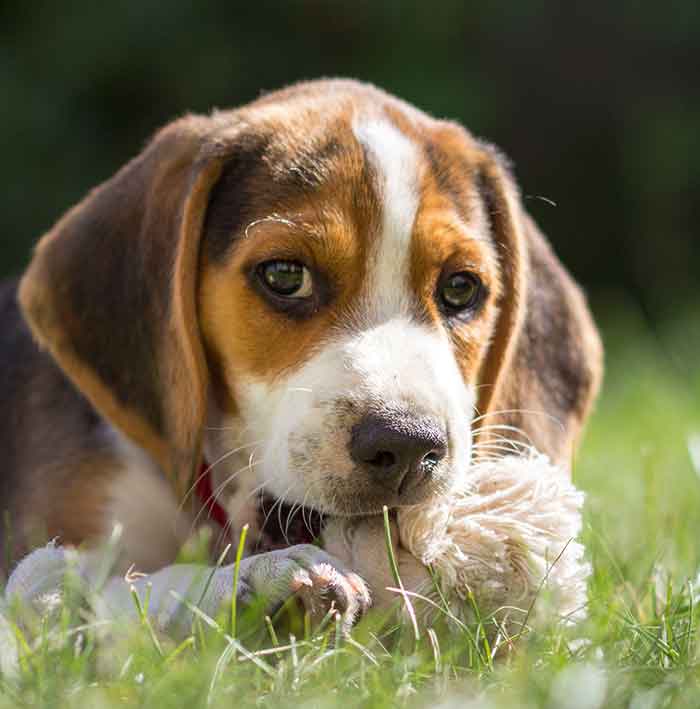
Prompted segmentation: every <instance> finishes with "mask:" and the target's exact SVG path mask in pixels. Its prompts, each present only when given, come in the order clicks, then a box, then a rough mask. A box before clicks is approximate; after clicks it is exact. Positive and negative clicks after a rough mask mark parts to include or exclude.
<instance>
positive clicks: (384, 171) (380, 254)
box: [353, 118, 419, 319]
mask: <svg viewBox="0 0 700 709" xmlns="http://www.w3.org/2000/svg"><path fill="white" fill-rule="evenodd" d="M353 131H354V133H355V136H356V137H357V139H358V141H359V142H360V143H361V144H362V145H363V146H364V148H365V150H366V151H367V154H368V157H369V160H370V161H371V163H372V166H373V168H374V170H375V172H376V177H377V188H378V190H379V199H380V203H381V208H382V224H381V232H380V233H379V234H378V235H377V241H376V243H377V246H376V248H375V250H374V253H372V254H371V255H370V259H371V260H372V262H371V263H370V270H369V273H370V278H369V282H368V293H369V297H370V308H371V315H372V316H374V318H379V319H383V318H387V317H391V316H393V315H399V314H406V313H407V312H409V310H410V305H411V301H412V298H411V293H410V288H409V274H410V246H411V234H412V233H413V224H414V222H415V218H416V212H417V210H418V199H419V174H418V167H419V153H418V149H417V147H416V145H415V144H414V143H412V142H411V140H409V138H407V137H406V136H405V135H404V134H403V133H402V132H401V131H400V130H399V129H398V128H397V127H396V126H394V125H392V124H391V123H390V122H389V121H388V120H386V119H377V118H373V119H368V120H366V121H360V120H358V121H356V122H355V125H354V126H353Z"/></svg>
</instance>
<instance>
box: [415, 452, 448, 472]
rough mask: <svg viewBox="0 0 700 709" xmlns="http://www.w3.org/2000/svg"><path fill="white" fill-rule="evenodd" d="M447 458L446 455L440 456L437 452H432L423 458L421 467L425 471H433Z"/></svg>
mask: <svg viewBox="0 0 700 709" xmlns="http://www.w3.org/2000/svg"><path fill="white" fill-rule="evenodd" d="M444 457H445V455H444V453H443V454H442V455H440V454H439V453H437V452H436V451H431V452H430V453H427V454H426V455H424V456H423V460H421V465H422V466H423V468H424V469H425V470H433V469H434V468H435V467H436V466H437V464H438V463H439V462H440V461H441V460H442V459H443V458H444Z"/></svg>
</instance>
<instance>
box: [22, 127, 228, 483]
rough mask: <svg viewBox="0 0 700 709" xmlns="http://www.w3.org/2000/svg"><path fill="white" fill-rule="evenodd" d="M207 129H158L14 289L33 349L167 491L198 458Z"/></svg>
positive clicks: (69, 220)
mask: <svg viewBox="0 0 700 709" xmlns="http://www.w3.org/2000/svg"><path fill="white" fill-rule="evenodd" d="M210 125H211V119H208V118H200V117H187V118H183V119H181V120H179V121H177V122H176V123H173V124H171V125H169V126H168V127H166V128H165V129H163V130H162V131H161V132H160V133H158V134H157V135H156V137H155V138H154V139H153V140H152V141H151V143H150V144H149V145H148V147H147V148H146V149H145V150H144V151H143V153H141V155H139V156H138V157H136V158H135V159H134V160H132V161H131V162H130V163H128V164H127V165H126V166H125V167H124V168H122V169H121V170H120V171H119V172H118V173H117V174H116V175H115V176H114V177H113V178H112V179H111V180H109V181H107V182H106V183H104V184H103V185H101V186H100V187H98V188H96V189H95V190H93V191H92V192H91V193H90V194H89V195H88V196H87V197H86V198H85V199H84V200H83V201H82V202H81V203H80V204H78V205H77V206H76V207H74V208H73V209H71V210H70V211H69V212H68V213H67V214H66V215H65V216H64V217H63V218H62V219H61V220H60V221H59V222H58V224H56V226H55V227H54V228H53V229H52V230H51V231H50V232H49V233H48V234H46V235H45V236H44V237H43V239H42V240H41V242H40V243H39V245H38V247H37V249H36V253H35V255H34V258H33V260H32V262H31V264H30V266H29V268H28V270H27V272H26V274H25V276H24V278H23V280H22V283H21V286H20V295H19V297H20V302H21V305H22V308H23V311H24V314H25V317H26V318H27V320H28V321H29V323H30V325H31V328H32V330H33V332H34V335H35V337H36V338H37V340H38V341H39V343H40V345H42V346H43V347H46V348H47V349H48V350H49V351H50V352H51V353H52V355H53V356H54V358H55V359H56V360H57V362H58V363H59V365H60V366H61V368H62V369H63V370H64V371H65V372H66V374H67V375H68V376H69V377H70V378H71V379H72V381H73V382H74V383H75V384H76V386H77V387H78V388H79V389H80V390H81V391H82V392H83V394H85V396H86V397H87V398H88V399H89V400H90V401H91V402H92V404H93V405H94V406H95V408H96V409H97V410H98V411H99V412H100V413H101V414H102V415H103V416H105V417H106V418H107V419H108V420H109V421H111V422H112V423H113V424H115V425H116V426H117V427H118V428H119V429H121V431H122V432H124V433H125V434H126V435H127V436H128V437H130V438H131V439H132V440H133V441H135V442H136V443H138V444H139V445H141V446H142V447H143V448H145V449H146V450H147V451H149V452H150V453H151V454H152V455H153V457H154V458H155V459H156V461H157V462H158V463H159V464H160V466H161V467H162V468H163V470H164V471H165V472H166V473H167V474H168V475H171V476H173V477H174V480H175V481H176V483H177V484H178V485H180V486H181V485H182V484H184V481H185V480H187V479H189V476H190V474H191V472H192V468H193V466H194V465H195V464H196V462H197V460H198V456H199V448H200V435H201V430H202V424H203V419H204V416H205V408H206V400H205V397H206V391H207V371H206V364H205V359H204V354H203V350H202V345H201V341H200V336H199V331H198V324H197V314H196V305H195V304H196V297H195V289H196V282H197V268H198V255H199V241H200V235H201V232H202V223H203V219H204V213H205V210H206V205H207V200H208V195H209V192H210V190H211V188H212V186H213V184H214V183H215V181H216V179H217V177H218V175H219V173H220V169H221V159H220V158H219V157H216V156H215V155H213V154H212V153H213V151H211V150H209V151H208V150H207V148H206V145H207V142H208V141H207V136H208V133H209V132H210V130H211V128H210Z"/></svg>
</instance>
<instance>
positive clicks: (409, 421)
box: [350, 414, 447, 493]
mask: <svg viewBox="0 0 700 709" xmlns="http://www.w3.org/2000/svg"><path fill="white" fill-rule="evenodd" d="M446 453H447V436H446V435H445V431H444V429H443V427H442V426H441V425H440V424H439V422H438V421H436V420H435V419H432V418H430V417H427V416H423V417H415V416H409V415H406V416H401V415H398V414H397V415H396V416H388V415H385V416H380V415H377V414H370V415H367V416H365V417H364V418H363V419H362V420H361V421H360V422H359V423H358V424H357V425H356V426H354V427H353V429H352V436H351V439H350V456H351V457H352V459H353V460H354V461H355V462H357V463H364V464H365V465H366V466H367V467H368V468H369V471H370V473H371V475H372V477H373V478H374V479H375V480H376V482H378V483H379V484H381V485H382V486H383V487H387V488H390V489H391V490H393V491H395V492H398V493H402V492H405V491H407V490H410V489H411V488H413V487H415V486H417V485H419V484H420V483H421V482H423V481H424V480H425V479H426V478H428V477H429V476H430V475H431V474H432V472H433V470H434V468H435V467H436V466H437V464H438V463H439V462H440V461H441V460H442V459H443V458H444V457H445V455H446Z"/></svg>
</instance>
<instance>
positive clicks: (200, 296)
mask: <svg viewBox="0 0 700 709" xmlns="http://www.w3.org/2000/svg"><path fill="white" fill-rule="evenodd" d="M86 264H89V267H87V268H86ZM19 301H20V304H21V306H22V310H23V313H24V316H25V318H26V319H27V321H28V323H29V324H30V326H31V328H32V332H33V333H34V336H35V337H36V339H37V341H38V342H39V344H40V345H41V346H42V347H45V348H46V349H47V350H48V351H49V352H50V353H51V355H52V357H53V358H54V360H55V361H56V363H57V364H58V365H59V366H60V368H61V369H62V370H63V372H64V373H65V374H66V376H68V377H69V378H70V380H71V381H72V382H73V383H74V385H75V386H76V387H77V389H79V390H80V391H81V392H82V394H83V395H84V396H85V397H86V398H87V399H88V400H89V401H90V402H91V404H92V405H93V406H94V407H95V409H96V410H97V411H98V412H99V414H100V415H101V416H102V417H103V418H104V419H105V420H107V421H109V422H110V424H111V425H113V426H114V427H116V428H117V429H118V430H119V431H121V433H123V434H124V435H125V436H126V437H127V438H128V439H129V440H130V441H131V442H132V443H134V444H136V445H137V447H138V448H140V449H142V450H143V451H145V452H146V453H147V454H148V455H149V456H150V458H151V459H152V461H153V462H154V463H156V464H157V466H158V467H159V469H160V470H161V471H162V472H163V473H164V475H166V476H167V477H168V478H169V479H170V480H171V481H172V483H173V486H174V488H175V490H176V492H177V493H178V495H179V496H180V497H181V498H183V499H185V498H186V497H187V493H188V490H191V484H192V481H193V478H194V476H195V475H196V471H197V470H198V469H199V466H200V463H201V460H202V449H204V454H205V458H206V460H207V461H208V463H209V464H210V465H211V466H213V473H214V478H215V480H214V482H215V493H216V495H217V497H218V498H219V501H220V502H222V503H224V504H227V506H228V508H229V516H230V518H231V519H232V520H233V521H234V522H235V524H236V525H237V526H238V525H239V523H240V524H243V523H244V522H245V521H247V520H246V514H245V512H246V510H245V509H244V508H245V507H246V505H247V506H248V507H251V506H253V505H254V492H255V491H256V490H261V489H264V490H266V491H267V492H270V493H272V494H274V495H275V496H277V497H279V498H284V499H285V500H287V501H288V502H291V503H296V504H298V505H302V504H305V505H308V506H311V507H316V508H317V509H319V510H321V511H324V512H328V513H332V514H339V515H352V514H364V513H371V512H376V511H379V510H380V509H381V506H382V505H385V504H386V505H389V506H394V505H402V504H411V503H415V502H418V501H419V500H424V499H425V498H427V497H428V496H430V495H432V494H435V493H437V492H440V491H445V490H448V489H449V488H450V485H451V484H452V483H453V482H454V481H455V480H457V479H458V478H459V477H460V476H462V475H465V474H468V468H469V461H470V458H471V456H472V454H473V453H474V452H475V451H476V452H478V453H480V454H498V452H499V451H503V442H502V440H501V439H500V438H499V437H498V436H499V432H500V431H503V430H507V431H508V432H509V435H510V436H511V437H512V436H515V435H517V436H518V437H519V438H518V440H519V441H521V442H523V441H525V442H527V443H528V444H532V445H534V446H535V447H537V448H538V449H539V450H541V451H542V452H544V453H547V454H548V455H549V456H550V457H551V458H552V460H553V461H555V462H556V463H557V464H560V465H564V466H566V465H567V464H568V463H569V462H570V460H571V455H572V452H573V449H574V445H575V443H576V441H577V438H578V435H579V433H580V430H581V427H582V425H583V423H584V421H585V419H586V416H587V414H588V412H589V410H590V406H591V403H592V400H593V398H594V396H595V393H596V391H597V389H598V384H599V381H600V374H601V346H600V341H599V338H598V335H597V332H596V329H595V326H594V324H593V322H592V320H591V317H590V314H589V312H588V310H587V307H586V304H585V300H584V298H583V296H582V294H581V292H580V291H579V289H578V288H577V286H576V284H575V283H574V282H573V281H572V279H571V278H570V277H569V275H568V274H567V273H566V271H565V270H564V268H563V267H562V265H561V264H560V263H559V262H558V261H557V259H556V256H555V255H554V254H553V252H552V251H551V249H550V248H549V246H548V244H547V242H546V239H545V238H544V237H543V236H542V234H541V233H540V232H539V230H538V228H537V226H536V225H535V223H534V222H533V220H532V219H531V218H530V217H529V216H528V214H527V212H526V211H525V209H524V208H523V205H522V204H521V202H520V199H519V196H518V191H517V188H516V186H515V183H514V180H513V178H512V176H511V175H510V174H509V172H508V169H507V167H506V166H505V165H504V164H503V161H502V160H501V159H500V157H499V155H498V154H497V152H496V151H495V150H493V148H491V147H490V146H488V145H486V144H484V143H481V142H479V141H477V140H475V139H474V138H473V137H471V136H470V135H469V133H468V132H467V131H465V130H464V129H463V128H461V127H460V126H457V125H455V124H452V123H446V122H443V121H436V120H433V119H432V118H430V117H428V116H426V115H425V114H424V113H422V112H420V111H418V110H417V109H415V108H413V107H411V106H409V105H408V104H406V103H403V102H401V101H399V100H398V99H396V98H393V97H391V96H389V95H388V94H386V93H384V92H382V91H380V90H378V89H376V88H374V87H371V86H368V85H366V84H360V83H357V82H353V81H347V80H329V81H314V82H309V83H306V84H298V85H296V86H292V87H290V88H288V89H284V90H282V91H278V92H275V93H272V94H269V95H267V96H265V97H263V98H261V99H258V100H257V101H255V102H253V103H251V104H249V105H247V106H244V107H241V108H238V109H234V110H231V111H223V112H214V113H213V114H211V115H208V116H185V117H184V118H181V119H179V120H177V121H175V122H173V123H171V124H169V125H168V126H166V127H165V128H163V129H162V130H161V131H159V132H158V133H157V134H156V135H155V136H154V138H153V139H152V140H151V142H150V143H149V144H148V145H147V146H146V148H145V149H144V150H143V152H142V153H141V154H140V155H138V156H137V157H135V158H134V159H133V160H132V161H130V162H129V163H128V164H127V165H125V166H124V167H123V168H122V169H121V170H119V171H118V172H117V173H116V174H115V175H114V176H113V177H112V178H111V179H109V180H108V181H106V182H105V183H104V184H102V185H100V186H99V187H97V188H96V189H94V190H92V191H91V192H90V193H89V194H88V195H87V196H86V197H85V198H84V199H83V200H82V202H80V203H79V204H77V205H76V206H75V207H73V208H72V209H71V210H69V211H68V212H67V213H66V214H65V215H64V216H63V217H62V218H61V219H60V220H59V221H58V222H57V223H56V225H55V226H54V227H53V228H52V229H51V230H50V231H49V232H48V233H47V234H46V235H45V236H44V237H43V238H42V240H41V242H40V244H39V246H38V247H37V250H36V252H35V255H34V258H33V259H32V262H31V264H30V266H29V268H28V269H27V272H26V273H25V275H24V277H23V279H22V283H21V286H20V289H19ZM477 395H478V396H477ZM477 398H478V401H477ZM475 406H477V407H478V409H479V414H480V417H482V418H480V420H479V421H478V427H474V426H472V422H473V421H474V409H475ZM473 435H474V436H478V438H477V439H476V441H477V443H476V444H475V443H473V442H472V436H473ZM477 444H478V450H477ZM227 498H228V500H227Z"/></svg>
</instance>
